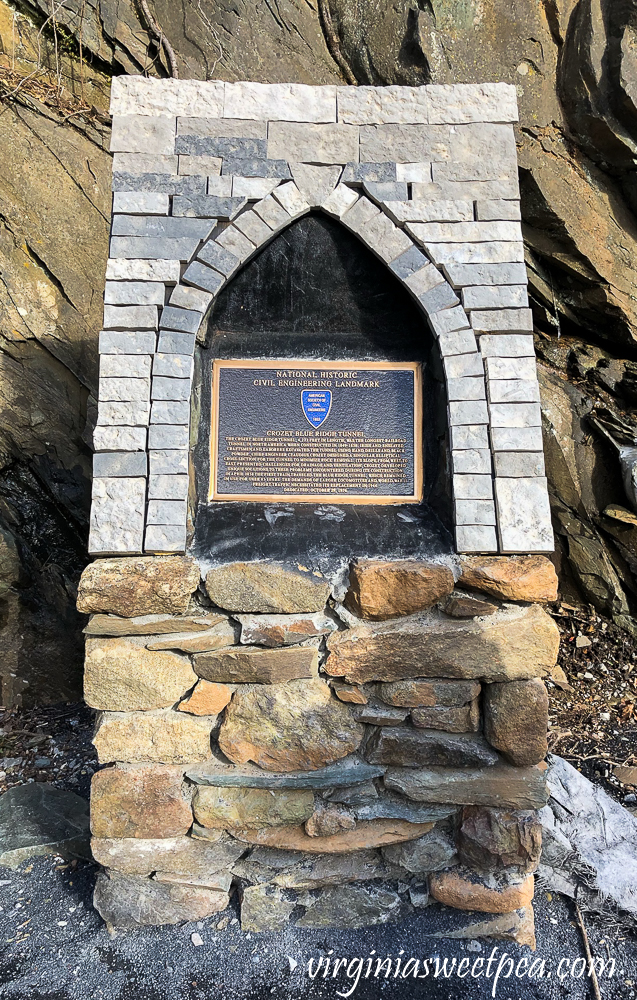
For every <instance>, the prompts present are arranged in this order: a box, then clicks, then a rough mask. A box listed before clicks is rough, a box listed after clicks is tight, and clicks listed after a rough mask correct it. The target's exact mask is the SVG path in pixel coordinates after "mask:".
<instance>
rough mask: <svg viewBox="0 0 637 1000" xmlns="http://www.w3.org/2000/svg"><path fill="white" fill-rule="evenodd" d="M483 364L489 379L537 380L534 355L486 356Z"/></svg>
mask: <svg viewBox="0 0 637 1000" xmlns="http://www.w3.org/2000/svg"><path fill="white" fill-rule="evenodd" d="M485 366H486V370H487V376H488V378H489V380H490V381H491V380H493V379H500V378H502V379H515V378H520V379H528V380H532V381H536V380H537V363H536V361H535V358H534V357H532V358H487V359H486V361H485Z"/></svg>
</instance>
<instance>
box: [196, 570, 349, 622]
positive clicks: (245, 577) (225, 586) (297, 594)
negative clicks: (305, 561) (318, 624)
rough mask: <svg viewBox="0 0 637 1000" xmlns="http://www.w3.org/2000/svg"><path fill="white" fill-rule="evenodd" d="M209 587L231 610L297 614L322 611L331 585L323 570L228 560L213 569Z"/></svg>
mask: <svg viewBox="0 0 637 1000" xmlns="http://www.w3.org/2000/svg"><path fill="white" fill-rule="evenodd" d="M206 590H207V592H208V596H209V597H210V599H211V601H214V603H215V604H217V605H218V606H219V607H220V608H225V609H226V610H227V611H241V612H248V611H258V612H263V613H265V614H294V613H306V614H307V613H310V614H311V613H312V612H314V611H322V610H323V608H324V607H325V602H326V601H327V599H328V597H329V595H330V586H329V583H328V582H327V580H325V579H324V578H323V577H322V576H321V574H320V573H318V572H310V571H309V570H305V569H300V568H298V567H296V566H292V565H284V564H283V563H266V562H253V563H241V562H236V563H228V565H226V566H217V567H215V568H214V569H211V570H209V572H208V574H207V575H206Z"/></svg>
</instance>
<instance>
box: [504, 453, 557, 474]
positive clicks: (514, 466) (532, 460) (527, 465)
mask: <svg viewBox="0 0 637 1000" xmlns="http://www.w3.org/2000/svg"><path fill="white" fill-rule="evenodd" d="M493 464H494V467H495V474H496V476H502V477H503V478H504V479H507V478H508V479H524V478H531V477H535V476H544V475H545V468H544V453H543V452H541V451H538V452H531V451H495V452H494V453H493Z"/></svg>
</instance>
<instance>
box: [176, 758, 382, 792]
mask: <svg viewBox="0 0 637 1000" xmlns="http://www.w3.org/2000/svg"><path fill="white" fill-rule="evenodd" d="M384 771H385V769H384V768H383V767H377V766H375V765H373V764H367V763H365V762H364V761H362V760H361V759H360V758H359V757H356V756H351V757H346V758H345V759H344V760H340V761H338V763H336V764H329V765H328V766H327V767H321V768H318V769H317V770H316V771H296V772H295V771H292V772H290V773H288V774H272V773H269V774H268V773H267V772H266V771H263V770H262V769H261V768H260V767H255V766H254V765H250V764H248V765H245V764H244V765H243V766H241V767H234V766H228V764H225V763H220V762H217V761H211V762H210V763H209V764H206V765H205V766H204V767H198V768H189V769H188V770H187V771H186V777H187V778H188V779H189V780H190V781H194V782H195V783H196V784H198V785H216V786H219V787H222V788H228V787H233V786H238V787H246V788H272V789H277V788H315V789H317V790H320V789H323V788H349V787H350V786H357V785H363V784H364V783H365V782H369V781H371V779H372V778H379V777H381V776H382V775H383V773H384Z"/></svg>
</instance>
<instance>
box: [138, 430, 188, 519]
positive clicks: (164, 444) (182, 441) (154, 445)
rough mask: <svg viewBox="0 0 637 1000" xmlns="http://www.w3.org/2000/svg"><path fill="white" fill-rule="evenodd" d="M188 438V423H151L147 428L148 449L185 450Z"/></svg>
mask: <svg viewBox="0 0 637 1000" xmlns="http://www.w3.org/2000/svg"><path fill="white" fill-rule="evenodd" d="M189 439H190V428H189V427H188V424H151V426H150V427H149V429H148V448H149V450H150V449H153V450H156V451H162V450H163V449H165V448H179V449H186V450H187V449H188V446H189ZM157 523H160V522H157Z"/></svg>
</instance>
